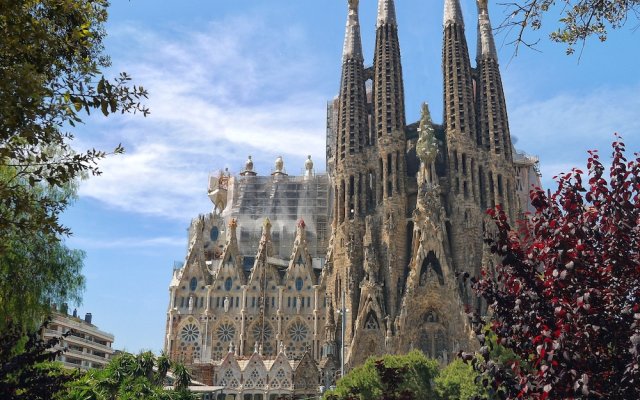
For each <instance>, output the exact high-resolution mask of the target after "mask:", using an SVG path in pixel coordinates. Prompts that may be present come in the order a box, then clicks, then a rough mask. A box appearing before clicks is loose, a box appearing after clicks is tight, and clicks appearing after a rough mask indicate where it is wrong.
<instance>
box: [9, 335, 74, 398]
mask: <svg viewBox="0 0 640 400" xmlns="http://www.w3.org/2000/svg"><path fill="white" fill-rule="evenodd" d="M45 326H46V324H45V325H43V327H45ZM59 342H60V338H52V339H50V340H48V341H46V342H45V341H43V340H41V339H39V338H38V335H37V334H36V333H35V332H32V333H30V334H28V335H26V336H25V335H24V334H23V329H22V327H19V326H15V325H13V324H9V325H8V326H7V327H6V329H5V330H4V331H3V334H2V335H1V336H0V398H2V399H6V400H13V399H33V400H39V399H42V400H49V399H51V397H52V396H53V395H54V394H55V393H57V392H59V391H61V390H62V389H63V388H64V385H65V384H66V383H67V382H70V381H72V380H73V379H75V377H76V375H75V373H72V372H69V371H66V370H64V369H63V368H62V367H61V366H59V365H58V364H56V363H52V361H53V360H54V359H55V357H56V355H57V354H59V353H60V351H59V350H57V351H56V350H54V348H55V346H56V345H57V344H58V343H59Z"/></svg>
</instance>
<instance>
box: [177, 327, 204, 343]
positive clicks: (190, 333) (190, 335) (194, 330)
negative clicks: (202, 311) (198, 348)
mask: <svg viewBox="0 0 640 400" xmlns="http://www.w3.org/2000/svg"><path fill="white" fill-rule="evenodd" d="M180 335H181V336H182V340H184V341H185V342H195V341H196V340H198V336H200V330H199V329H198V327H197V326H196V325H195V324H187V325H185V326H184V327H183V328H182V332H181V334H180Z"/></svg>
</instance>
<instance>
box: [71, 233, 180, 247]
mask: <svg viewBox="0 0 640 400" xmlns="http://www.w3.org/2000/svg"><path fill="white" fill-rule="evenodd" d="M68 242H69V243H68V244H69V245H70V246H71V247H78V248H82V249H120V250H122V249H146V248H157V247H162V248H166V247H185V246H186V243H187V240H186V238H184V237H168V236H161V237H152V238H139V237H136V238H133V237H129V238H119V239H89V238H86V237H77V238H76V237H71V238H70V239H69V240H68Z"/></svg>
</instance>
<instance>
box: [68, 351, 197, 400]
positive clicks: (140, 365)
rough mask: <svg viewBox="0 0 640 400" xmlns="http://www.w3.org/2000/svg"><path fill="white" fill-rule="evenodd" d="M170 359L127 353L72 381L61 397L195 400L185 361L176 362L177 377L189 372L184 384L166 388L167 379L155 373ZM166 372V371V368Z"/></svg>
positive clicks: (119, 399)
mask: <svg viewBox="0 0 640 400" xmlns="http://www.w3.org/2000/svg"><path fill="white" fill-rule="evenodd" d="M165 361H166V359H165V358H162V356H160V357H158V358H157V359H156V357H155V356H154V355H153V353H151V352H144V353H140V354H138V355H137V356H134V355H133V354H128V353H123V354H120V355H118V356H117V357H115V358H114V359H113V360H111V361H110V362H109V364H107V366H105V368H103V369H101V370H90V371H88V372H86V373H85V374H84V375H83V376H82V377H81V378H80V379H77V380H75V381H73V382H70V383H69V384H68V385H67V388H66V391H64V392H61V393H59V394H58V396H57V399H58V400H191V399H193V398H194V396H193V395H192V394H191V393H190V392H189V390H188V386H189V383H190V382H191V380H190V376H189V373H188V371H186V368H184V366H183V365H181V364H176V365H174V375H175V376H176V379H177V380H179V379H178V377H179V376H181V375H183V373H184V372H183V371H182V370H183V369H184V371H186V374H187V376H189V380H188V381H187V383H186V385H185V386H184V387H177V386H176V388H175V390H165V389H164V387H163V384H164V382H163V380H159V379H157V378H158V375H156V376H154V375H153V369H154V367H155V368H157V369H158V370H161V369H164V368H165V367H166V362H165ZM164 374H166V370H165V371H164Z"/></svg>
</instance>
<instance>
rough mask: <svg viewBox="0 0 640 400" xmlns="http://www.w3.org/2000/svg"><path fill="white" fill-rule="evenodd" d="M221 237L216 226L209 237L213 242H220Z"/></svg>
mask: <svg viewBox="0 0 640 400" xmlns="http://www.w3.org/2000/svg"><path fill="white" fill-rule="evenodd" d="M219 235H220V231H219V230H218V227H217V226H214V227H213V228H211V232H210V233H209V237H210V238H211V241H213V242H215V241H216V240H218V236H219Z"/></svg>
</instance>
